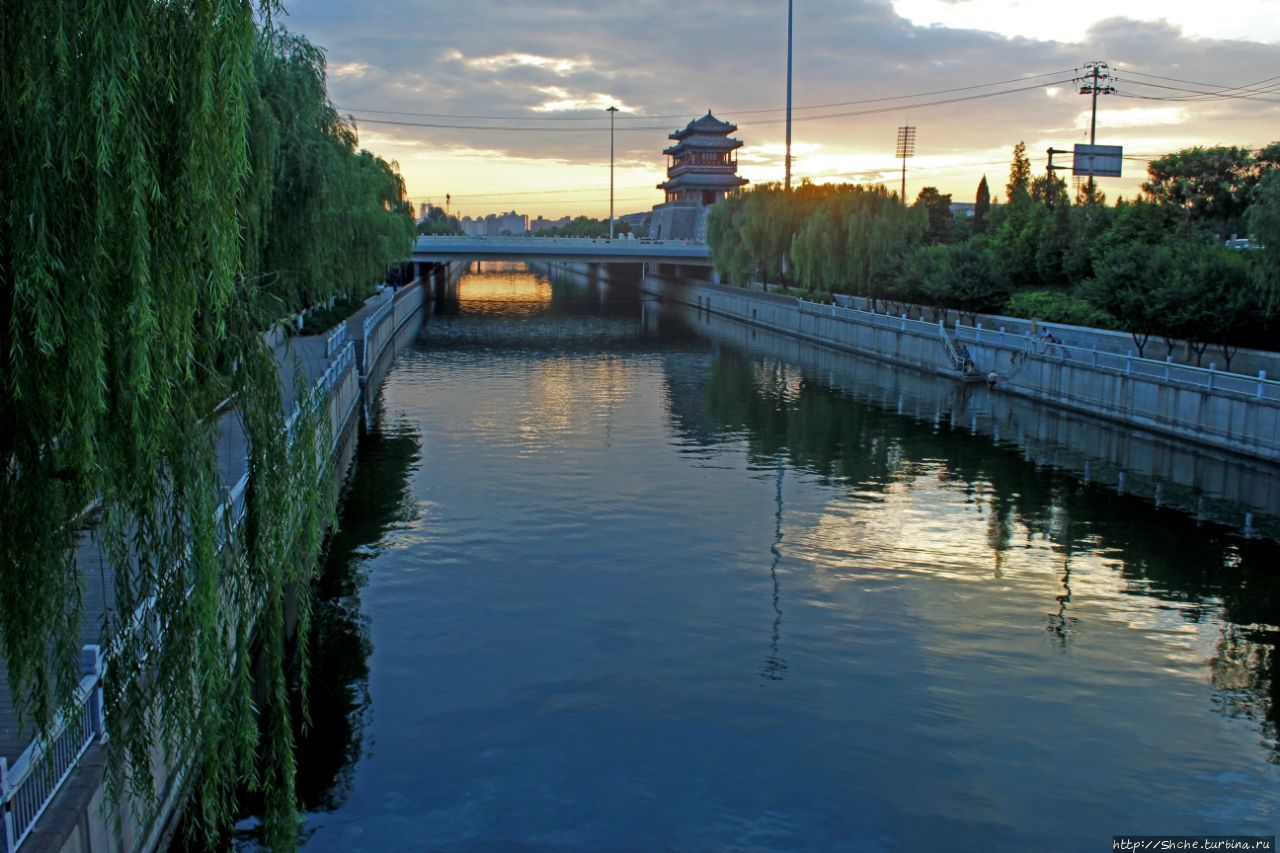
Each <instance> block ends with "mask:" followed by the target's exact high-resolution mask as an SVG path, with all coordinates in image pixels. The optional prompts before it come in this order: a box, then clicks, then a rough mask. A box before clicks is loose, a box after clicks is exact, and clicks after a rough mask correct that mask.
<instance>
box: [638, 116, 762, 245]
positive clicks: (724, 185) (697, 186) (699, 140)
mask: <svg viewBox="0 0 1280 853" xmlns="http://www.w3.org/2000/svg"><path fill="white" fill-rule="evenodd" d="M737 129H738V127H737V125H733V124H729V123H728V122H724V121H721V120H720V119H718V118H716V117H715V116H713V115H712V114H711V112H710V111H709V110H708V111H707V114H706V115H705V116H703V117H702V118H699V119H695V120H693V121H691V122H689V124H688V125H686V126H685V127H684V129H683V130H677V131H675V132H674V133H672V134H671V135H670V136H669V137H668V138H670V139H674V140H675V141H676V144H675V145H672V146H670V147H669V148H666V149H664V150H663V152H662V153H663V154H666V155H667V158H668V159H667V179H666V180H665V181H663V182H662V183H660V184H658V189H660V190H662V191H664V192H665V193H666V194H667V195H666V201H665V202H663V203H662V204H660V205H657V206H656V207H654V209H653V214H652V216H651V219H650V226H649V234H650V236H652V237H655V238H658V239H664V240H667V239H677V240H679V239H684V240H705V239H706V235H707V211H708V210H709V209H710V207H711V205H713V204H715V203H716V202H717V201H720V200H721V199H722V198H724V197H725V196H727V195H728V194H729V193H731V192H733V191H734V190H736V189H738V188H739V187H741V186H743V185H745V184H746V183H747V181H746V179H745V178H740V177H738V174H737V172H738V158H737V155H736V154H735V152H736V151H737V149H739V148H741V147H742V142H741V141H740V140H737V139H732V138H730V136H729V134H731V133H733V132H734V131H735V130H737Z"/></svg>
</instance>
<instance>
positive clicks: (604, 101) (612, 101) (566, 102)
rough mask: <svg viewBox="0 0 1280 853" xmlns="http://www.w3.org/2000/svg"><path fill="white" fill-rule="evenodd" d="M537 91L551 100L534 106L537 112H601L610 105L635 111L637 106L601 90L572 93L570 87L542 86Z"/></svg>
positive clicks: (620, 110) (627, 111) (623, 110)
mask: <svg viewBox="0 0 1280 853" xmlns="http://www.w3.org/2000/svg"><path fill="white" fill-rule="evenodd" d="M537 91H539V92H541V93H543V94H544V95H546V96H547V97H548V98H549V100H546V101H543V102H542V103H540V104H538V105H537V106H534V107H532V109H533V111H534V112H536V113H552V112H573V111H592V112H599V111H600V110H607V109H608V108H609V107H617V108H618V110H619V112H624V113H634V112H635V111H636V110H635V107H629V106H627V105H626V104H625V103H623V102H622V100H621V99H620V98H615V97H613V96H612V95H606V94H603V93H601V92H592V93H591V94H589V95H576V96H575V95H572V94H570V92H569V90H568V89H564V88H561V87H560V86H540V87H537Z"/></svg>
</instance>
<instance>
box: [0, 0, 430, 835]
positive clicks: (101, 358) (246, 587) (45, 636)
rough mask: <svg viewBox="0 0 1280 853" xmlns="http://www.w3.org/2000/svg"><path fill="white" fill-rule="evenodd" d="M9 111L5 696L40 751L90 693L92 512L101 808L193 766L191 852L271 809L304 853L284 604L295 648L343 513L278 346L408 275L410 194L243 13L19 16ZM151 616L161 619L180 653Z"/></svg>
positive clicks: (319, 76) (308, 54) (38, 2)
mask: <svg viewBox="0 0 1280 853" xmlns="http://www.w3.org/2000/svg"><path fill="white" fill-rule="evenodd" d="M269 18H270V16H269V15H266V16H264V19H266V20H269ZM0 91H2V92H3V93H4V98H5V134H6V140H5V156H4V157H0V198H2V199H3V206H2V207H0V328H2V329H3V333H4V336H5V347H4V352H3V356H0V358H3V359H4V368H3V370H0V647H2V649H3V656H4V668H5V670H6V673H7V677H8V683H9V686H10V688H11V689H12V691H13V695H14V697H15V699H16V701H17V702H18V703H19V704H20V706H21V707H22V710H23V711H24V713H25V719H26V721H27V722H28V723H34V724H35V725H37V726H38V725H43V724H45V723H47V722H48V721H49V720H50V719H51V717H52V716H53V712H54V710H55V709H56V707H57V706H58V705H59V704H61V703H65V702H70V701H71V698H72V697H73V695H74V690H75V687H76V685H77V682H78V676H79V673H78V668H77V664H78V658H79V651H80V642H81V636H80V634H81V630H82V625H81V621H82V605H81V599H80V595H81V587H82V578H81V576H80V572H79V569H78V567H77V565H76V562H75V558H74V551H73V548H74V544H75V541H76V534H77V530H78V528H79V527H80V525H81V523H82V521H83V520H84V519H83V515H82V514H83V511H84V508H85V507H86V506H87V505H89V504H90V503H91V502H92V503H93V504H94V505H96V506H97V507H98V515H99V521H98V524H97V529H96V537H97V539H98V541H99V542H100V544H101V547H102V549H103V553H104V557H105V559H106V560H107V561H108V562H109V563H110V564H111V565H112V566H114V567H115V569H116V571H115V572H114V586H113V588H112V589H111V595H112V596H113V610H112V612H111V614H110V615H108V617H107V621H106V624H104V625H103V626H102V634H101V646H102V648H103V649H104V650H106V653H107V655H108V659H107V670H106V677H105V692H106V713H107V719H108V726H109V728H110V731H111V738H110V739H109V740H108V741H107V746H106V748H107V750H108V754H109V755H108V760H107V761H106V765H107V767H108V774H109V775H108V777H107V778H108V785H109V791H110V792H111V795H112V796H119V795H120V794H122V793H124V792H125V791H126V790H127V791H130V792H133V793H136V794H138V795H139V796H140V797H141V798H142V800H143V801H144V802H148V803H151V804H153V805H154V804H155V791H156V786H155V784H154V780H153V778H152V769H153V767H152V761H153V758H155V757H156V756H160V761H159V763H160V764H162V765H163V766H167V767H170V768H176V767H190V772H191V774H192V778H193V779H194V780H196V781H195V783H194V784H193V790H194V796H195V801H194V803H193V805H192V807H191V808H190V809H189V810H188V815H189V816H190V818H191V825H192V826H194V827H195V828H196V830H197V831H201V830H203V831H206V832H208V833H209V834H210V835H213V834H216V833H218V832H220V831H221V830H223V829H224V828H225V825H226V822H227V819H228V816H229V815H230V813H231V808H232V806H233V804H234V801H235V796H236V793H237V792H238V791H239V790H241V789H242V788H243V787H249V788H251V789H253V790H255V791H257V792H259V793H261V794H263V795H264V799H265V802H266V817H265V831H266V835H267V841H268V843H269V844H271V845H272V846H273V847H279V848H289V847H292V846H294V845H295V844H296V840H297V834H296V830H297V820H296V817H297V815H296V806H295V802H294V799H295V798H294V778H293V768H294V762H293V751H292V740H291V731H292V719H291V716H292V713H293V707H292V702H291V696H290V691H289V687H290V683H289V677H288V674H287V672H286V666H287V665H288V666H290V667H291V668H292V665H293V664H296V670H295V671H296V672H297V673H298V674H299V677H301V678H302V679H303V680H305V673H306V648H305V642H304V643H302V644H301V645H300V646H299V647H298V649H297V651H296V655H297V656H296V657H294V658H292V660H289V661H287V660H286V651H285V641H284V640H285V638H284V631H285V617H284V601H285V596H286V593H288V594H296V596H297V599H296V601H297V618H298V619H299V620H300V622H301V630H300V631H299V633H300V635H302V636H305V635H306V631H305V625H306V619H307V614H308V612H309V610H308V607H307V603H308V601H309V598H308V593H309V589H310V584H309V581H310V572H311V571H312V570H313V569H314V567H315V561H316V558H317V555H318V552H319V548H320V539H321V534H322V532H323V529H324V526H325V518H326V514H327V510H326V507H327V506H329V505H330V503H329V502H330V497H329V496H328V495H327V493H326V492H324V491H322V490H321V489H320V488H319V487H318V485H317V484H318V483H319V482H320V481H321V479H322V477H323V476H324V474H325V472H324V470H323V468H324V458H323V456H322V455H320V454H317V453H316V447H317V446H318V445H320V444H322V443H323V441H324V440H325V439H327V438H328V436H326V435H325V434H324V433H325V431H326V430H327V418H325V417H323V416H322V415H320V414H316V413H323V412H325V411H326V410H325V409H324V408H323V407H319V408H316V409H311V408H310V407H308V406H306V405H303V407H302V410H301V414H300V415H299V416H298V417H297V419H296V420H295V421H294V427H293V430H292V433H291V434H290V433H286V431H285V412H284V411H283V401H282V399H281V394H280V387H279V384H280V383H279V376H278V372H277V365H276V363H275V360H274V359H273V357H272V354H271V352H270V351H269V350H268V349H267V347H266V345H265V343H264V340H263V334H262V333H263V331H264V329H265V328H266V327H267V326H268V325H269V324H270V323H271V322H272V321H273V320H275V319H276V318H278V317H279V316H280V314H281V313H282V312H283V311H284V310H288V309H291V308H296V307H300V306H301V305H305V304H307V303H308V302H312V301H318V300H320V299H323V298H326V297H327V296H330V295H333V294H334V293H335V292H340V291H344V290H349V289H356V288H359V287H361V286H362V285H363V284H364V283H367V282H369V281H373V280H376V279H377V278H378V277H380V276H381V275H382V272H383V270H385V268H386V267H387V265H388V263H389V262H391V261H398V260H400V259H402V258H403V256H404V252H405V250H406V249H407V248H408V247H409V240H410V238H411V235H412V220H411V218H410V216H409V214H408V211H407V205H406V204H405V202H404V199H403V185H402V182H401V180H400V177H399V175H398V174H397V172H396V171H395V169H394V168H393V167H392V166H391V165H390V164H387V163H385V162H383V161H381V160H379V159H378V158H376V157H373V156H372V155H370V154H368V153H367V152H359V151H357V149H356V147H355V146H356V139H355V130H354V128H353V127H352V126H350V125H349V124H347V123H344V122H342V121H340V120H338V119H337V116H336V113H335V112H334V110H333V109H332V105H331V104H329V102H328V100H327V96H326V94H325V89H324V64H323V56H322V54H321V53H320V52H319V51H318V50H316V49H315V48H314V47H313V46H311V45H309V44H307V43H306V42H305V40H302V39H299V38H297V37H293V36H289V35H287V34H285V33H283V32H281V31H279V30H275V29H271V28H270V27H269V25H268V26H267V27H266V28H265V29H264V28H261V27H260V26H259V25H258V23H257V22H256V21H255V11H254V7H253V6H252V5H251V4H247V3H244V2H240V0H208V1H207V2H201V3H158V2H155V0H120V2H116V3H111V4H83V3H74V2H70V0H30V2H23V3H18V4H8V5H6V8H5V13H4V26H3V27H0ZM10 93H13V94H10ZM73 198H74V199H81V200H83V209H82V210H80V211H78V215H68V212H67V201H68V199H73ZM228 396H231V397H233V399H234V400H235V406H236V409H237V414H238V416H239V418H240V420H241V421H242V423H243V424H244V427H245V433H246V438H247V441H248V451H247V452H248V477H249V479H248V488H247V490H246V492H245V506H246V513H247V517H246V521H245V522H244V524H243V526H242V527H240V528H238V532H237V533H236V534H235V535H234V536H233V539H232V541H233V545H232V546H231V547H227V548H223V547H220V542H221V540H222V538H223V536H224V534H225V533H226V530H225V528H224V527H223V526H222V525H221V524H220V523H219V521H218V509H219V507H220V506H221V505H222V503H223V499H224V497H225V494H226V484H225V483H223V482H222V481H221V478H220V473H219V471H218V470H217V465H216V453H215V446H216V440H217V435H216V431H215V422H216V419H215V418H213V417H211V416H210V415H211V412H210V408H211V405H212V402H213V401H216V400H220V399H223V398H225V397H228ZM299 402H300V403H305V400H299ZM290 435H291V436H292V438H290ZM135 613H141V614H143V616H144V617H145V618H146V619H147V620H149V619H150V615H151V614H153V613H154V614H155V615H156V617H157V620H156V621H157V622H162V623H163V624H164V625H165V631H166V634H165V638H164V642H162V643H154V642H152V640H153V638H152V637H151V634H150V631H139V630H137V629H136V626H135V624H134V622H133V615H134V614H135ZM255 648H256V649H258V650H260V652H261V654H260V655H258V660H259V661H260V662H261V672H260V673H259V675H260V679H261V680H260V686H261V692H260V693H259V694H258V695H257V696H256V697H255V695H254V693H253V692H252V681H253V679H252V677H251V673H250V667H251V663H252V661H253V660H254V657H255V654H254V650H255ZM157 708H161V709H163V714H158V713H156V712H155V711H156V709H157Z"/></svg>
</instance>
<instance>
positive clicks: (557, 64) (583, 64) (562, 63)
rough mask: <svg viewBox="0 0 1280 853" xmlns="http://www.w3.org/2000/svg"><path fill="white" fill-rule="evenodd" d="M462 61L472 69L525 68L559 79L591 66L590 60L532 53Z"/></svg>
mask: <svg viewBox="0 0 1280 853" xmlns="http://www.w3.org/2000/svg"><path fill="white" fill-rule="evenodd" d="M459 56H461V54H459ZM463 61H464V62H466V64H467V65H470V66H471V67H472V68H479V69H481V70H483V71H501V70H505V69H507V68H513V67H517V66H525V67H532V68H546V69H550V70H551V71H554V72H555V73H556V74H559V75H560V76H561V77H564V76H566V75H568V74H571V73H573V72H574V71H576V70H578V69H580V68H589V67H590V66H591V60H590V59H566V58H562V57H554V56H538V55H536V54H532V53H502V54H498V55H496V56H477V57H474V58H472V59H464V60H463Z"/></svg>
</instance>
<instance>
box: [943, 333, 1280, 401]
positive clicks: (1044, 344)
mask: <svg viewBox="0 0 1280 853" xmlns="http://www.w3.org/2000/svg"><path fill="white" fill-rule="evenodd" d="M956 337H957V338H958V339H960V340H962V341H964V340H967V341H972V342H973V343H975V344H986V345H998V346H1006V347H1019V346H1020V345H1023V344H1025V343H1026V342H1028V341H1029V342H1030V343H1031V347H1030V348H1025V347H1023V348H1024V349H1025V354H1024V356H1023V357H1024V358H1025V357H1030V356H1034V357H1037V358H1041V359H1046V360H1049V361H1057V362H1062V363H1069V364H1077V365H1080V366H1083V367H1089V368H1093V369H1096V370H1105V371H1108V372H1111V373H1122V374H1125V375H1128V376H1140V377H1144V378H1147V379H1155V380H1157V381H1160V382H1167V383H1169V384H1171V385H1181V386H1184V387H1189V388H1199V389H1204V390H1207V391H1215V392H1219V393H1222V394H1227V395H1233V396H1237V397H1248V398H1252V399H1255V400H1270V401H1272V402H1278V403H1280V382H1277V381H1275V380H1273V379H1268V378H1267V372H1266V371H1265V370H1263V371H1259V373H1258V375H1257V376H1256V377H1253V376H1244V375H1242V374H1239V373H1227V372H1225V371H1221V370H1218V369H1217V367H1216V365H1214V364H1213V363H1210V365H1209V366H1208V367H1207V368H1206V367H1193V366H1191V365H1189V364H1174V363H1173V362H1172V361H1171V360H1165V361H1158V360H1156V359H1152V358H1140V357H1135V356H1133V355H1120V354H1118V353H1113V352H1106V351H1103V350H1096V349H1085V348H1084V347H1076V346H1071V345H1069V344H1063V343H1058V342H1056V341H1047V340H1044V339H1040V338H1034V337H1030V336H1028V335H1014V334H1009V333H1007V332H1002V331H995V330H992V329H984V328H982V327H981V326H962V325H959V324H957V325H956Z"/></svg>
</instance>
